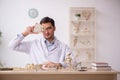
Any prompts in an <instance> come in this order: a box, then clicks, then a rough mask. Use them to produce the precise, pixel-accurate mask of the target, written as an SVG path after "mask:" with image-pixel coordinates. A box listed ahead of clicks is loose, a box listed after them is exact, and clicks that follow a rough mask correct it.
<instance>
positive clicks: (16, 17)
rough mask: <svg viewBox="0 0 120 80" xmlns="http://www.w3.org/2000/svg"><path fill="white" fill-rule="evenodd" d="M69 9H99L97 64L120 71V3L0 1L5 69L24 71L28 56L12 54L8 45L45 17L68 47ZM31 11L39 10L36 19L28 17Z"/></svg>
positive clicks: (92, 0) (0, 47) (93, 0)
mask: <svg viewBox="0 0 120 80" xmlns="http://www.w3.org/2000/svg"><path fill="white" fill-rule="evenodd" d="M70 7H96V42H97V45H96V60H98V61H106V62H108V63H109V64H110V65H111V66H112V68H113V69H115V70H119V71H120V67H119V66H120V62H119V58H120V49H119V48H120V42H119V41H120V36H119V34H120V31H119V30H120V16H119V14H120V9H119V8H120V0H0V30H1V31H2V33H3V36H2V39H1V43H0V61H1V62H2V63H3V64H4V66H10V67H12V66H18V67H22V66H24V65H25V64H26V63H28V62H29V58H28V56H27V55H25V54H23V53H19V52H15V51H11V50H10V49H8V47H7V45H8V43H9V41H10V40H11V39H12V38H13V37H14V36H15V35H16V34H17V33H21V32H22V31H23V30H24V29H25V27H26V26H28V25H34V23H36V22H39V21H40V19H41V18H42V17H44V16H49V17H52V18H54V19H55V21H56V26H57V31H56V36H58V38H59V39H60V40H61V41H63V42H65V43H67V44H69V34H68V33H69V32H68V31H69V8H70ZM30 8H36V9H38V11H39V16H38V17H37V18H35V19H31V18H30V17H29V16H28V10H29V9H30ZM63 35H64V36H63Z"/></svg>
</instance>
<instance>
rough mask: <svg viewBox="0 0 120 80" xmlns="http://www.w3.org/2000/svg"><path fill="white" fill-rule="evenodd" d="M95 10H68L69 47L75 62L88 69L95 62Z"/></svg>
mask: <svg viewBox="0 0 120 80" xmlns="http://www.w3.org/2000/svg"><path fill="white" fill-rule="evenodd" d="M95 23H96V22H95V8H94V7H71V8H70V46H71V49H72V50H73V53H74V54H75V57H76V59H77V62H78V63H79V62H82V64H83V65H84V66H87V67H90V64H91V62H93V61H94V60H95V54H96V39H95V37H96V35H95Z"/></svg>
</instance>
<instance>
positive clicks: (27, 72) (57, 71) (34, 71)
mask: <svg viewBox="0 0 120 80" xmlns="http://www.w3.org/2000/svg"><path fill="white" fill-rule="evenodd" d="M117 73H118V72H117V71H114V70H110V71H96V70H93V69H90V70H87V71H77V70H49V71H48V70H38V71H36V70H6V71H0V75H1V74H117Z"/></svg>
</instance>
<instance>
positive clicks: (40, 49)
mask: <svg viewBox="0 0 120 80" xmlns="http://www.w3.org/2000/svg"><path fill="white" fill-rule="evenodd" d="M53 46H54V49H52V50H48V49H47V46H46V44H45V38H44V37H43V36H42V37H40V38H39V39H36V40H33V41H24V36H23V35H22V34H18V35H17V36H16V37H15V38H14V39H13V40H11V41H10V43H9V47H10V48H11V49H13V50H15V51H20V52H25V53H27V54H28V55H29V56H30V58H31V61H32V63H33V64H43V63H44V62H47V61H51V62H55V63H61V64H62V66H63V67H66V65H65V63H64V60H65V58H66V56H67V54H72V52H71V50H70V48H69V47H68V46H67V45H66V44H64V43H62V42H60V41H59V40H58V39H57V38H55V40H54V45H53ZM72 57H73V54H72ZM73 58H74V57H73Z"/></svg>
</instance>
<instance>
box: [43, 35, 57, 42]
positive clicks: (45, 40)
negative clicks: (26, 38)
mask: <svg viewBox="0 0 120 80" xmlns="http://www.w3.org/2000/svg"><path fill="white" fill-rule="evenodd" d="M43 40H44V42H45V43H49V44H54V42H55V40H56V37H55V36H54V39H53V40H52V41H51V42H49V41H48V40H47V39H45V38H43Z"/></svg>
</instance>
